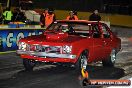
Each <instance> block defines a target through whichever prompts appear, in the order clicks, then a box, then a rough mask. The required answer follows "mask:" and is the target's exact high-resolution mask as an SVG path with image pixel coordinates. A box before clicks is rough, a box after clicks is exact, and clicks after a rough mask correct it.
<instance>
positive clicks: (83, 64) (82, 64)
mask: <svg viewBox="0 0 132 88" xmlns="http://www.w3.org/2000/svg"><path fill="white" fill-rule="evenodd" d="M87 65H88V52H87V51H84V52H82V53H81V54H80V56H79V58H78V61H77V62H76V65H75V66H76V69H77V70H79V71H81V69H82V68H84V70H86V68H87Z"/></svg>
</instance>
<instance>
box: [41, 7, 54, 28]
mask: <svg viewBox="0 0 132 88" xmlns="http://www.w3.org/2000/svg"><path fill="white" fill-rule="evenodd" d="M55 20H56V17H55V14H54V12H53V10H47V9H46V10H45V12H44V13H43V14H42V15H41V16H40V23H41V25H42V26H41V27H47V26H49V25H50V24H51V23H52V22H54V21H55Z"/></svg>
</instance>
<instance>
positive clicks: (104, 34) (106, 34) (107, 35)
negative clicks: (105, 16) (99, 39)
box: [102, 24, 110, 38]
mask: <svg viewBox="0 0 132 88" xmlns="http://www.w3.org/2000/svg"><path fill="white" fill-rule="evenodd" d="M102 32H103V37H104V38H110V33H109V31H108V29H107V27H106V25H104V24H102Z"/></svg>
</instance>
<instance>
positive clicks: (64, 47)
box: [63, 45, 72, 53]
mask: <svg viewBox="0 0 132 88" xmlns="http://www.w3.org/2000/svg"><path fill="white" fill-rule="evenodd" d="M71 51H72V46H68V45H65V46H63V53H71Z"/></svg>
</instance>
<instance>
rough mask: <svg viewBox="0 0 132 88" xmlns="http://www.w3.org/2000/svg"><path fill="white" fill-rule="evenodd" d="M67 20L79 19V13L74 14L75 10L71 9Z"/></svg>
mask: <svg viewBox="0 0 132 88" xmlns="http://www.w3.org/2000/svg"><path fill="white" fill-rule="evenodd" d="M76 13H77V12H76ZM66 20H78V17H77V14H74V12H73V11H70V13H69V15H68V16H67V17H66Z"/></svg>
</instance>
